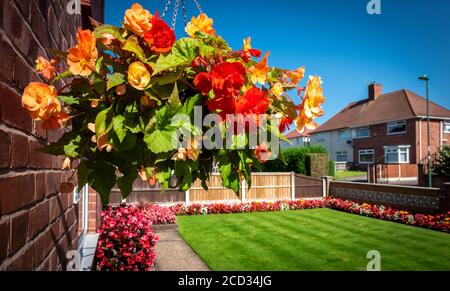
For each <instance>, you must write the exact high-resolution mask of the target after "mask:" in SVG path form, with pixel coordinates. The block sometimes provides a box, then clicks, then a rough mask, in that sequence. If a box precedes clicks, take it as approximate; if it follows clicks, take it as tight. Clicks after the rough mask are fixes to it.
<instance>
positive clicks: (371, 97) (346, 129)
mask: <svg viewBox="0 0 450 291" xmlns="http://www.w3.org/2000/svg"><path fill="white" fill-rule="evenodd" d="M368 91H369V92H368V93H369V94H368V98H367V99H365V100H361V101H357V102H354V103H351V104H349V105H348V106H347V107H345V108H344V109H343V110H342V111H340V112H339V113H337V114H336V115H335V116H333V117H332V118H331V119H330V120H328V121H327V122H325V123H324V124H323V125H322V126H320V127H319V128H318V129H317V130H315V131H314V132H313V133H312V134H311V143H312V144H317V143H322V144H324V145H325V146H326V147H327V148H328V150H329V151H330V155H331V156H332V158H333V159H334V160H335V161H336V162H341V163H348V164H351V165H353V166H356V167H358V168H367V166H369V165H376V167H377V168H376V171H377V176H378V178H379V180H386V181H390V180H405V181H406V180H413V179H415V180H417V174H418V172H417V169H418V167H417V165H418V164H420V163H426V160H427V148H428V142H427V122H426V115H427V114H426V99H425V98H423V97H421V96H419V95H417V94H415V93H413V92H411V91H409V90H399V91H395V92H392V93H387V94H383V93H382V85H381V84H371V85H369V90H368ZM430 116H431V123H430V128H431V143H430V147H431V153H432V155H435V154H436V153H437V152H438V151H439V149H440V148H441V147H442V146H443V145H445V144H450V110H448V109H446V108H444V107H442V106H439V105H437V104H435V103H433V102H430Z"/></svg>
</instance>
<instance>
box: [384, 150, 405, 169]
mask: <svg viewBox="0 0 450 291" xmlns="http://www.w3.org/2000/svg"><path fill="white" fill-rule="evenodd" d="M410 148H411V146H389V147H384V162H385V163H386V164H394V165H395V164H409V163H410V158H411V156H410ZM404 150H406V161H401V159H400V157H401V154H402V151H404ZM388 151H391V154H392V153H395V152H397V162H389V161H388V159H387V154H388Z"/></svg>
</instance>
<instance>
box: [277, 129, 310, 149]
mask: <svg viewBox="0 0 450 291" xmlns="http://www.w3.org/2000/svg"><path fill="white" fill-rule="evenodd" d="M310 135H311V130H308V129H305V131H304V132H303V133H299V132H298V131H297V130H295V129H294V130H293V131H291V132H289V133H288V134H286V136H285V137H286V139H288V140H289V141H290V142H291V143H288V142H286V141H283V142H282V143H281V148H289V147H302V146H308V145H309V144H310Z"/></svg>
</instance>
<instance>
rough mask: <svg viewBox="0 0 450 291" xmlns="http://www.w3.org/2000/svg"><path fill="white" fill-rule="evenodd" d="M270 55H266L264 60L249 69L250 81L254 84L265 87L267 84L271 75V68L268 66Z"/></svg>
mask: <svg viewBox="0 0 450 291" xmlns="http://www.w3.org/2000/svg"><path fill="white" fill-rule="evenodd" d="M269 54H270V53H266V55H265V56H264V57H263V58H262V60H261V61H260V62H259V63H258V64H256V65H255V66H252V67H250V68H249V71H250V73H251V75H250V80H251V81H252V83H253V84H256V83H260V84H261V85H264V84H265V83H266V82H267V75H268V74H269V67H268V66H267V58H268V57H269Z"/></svg>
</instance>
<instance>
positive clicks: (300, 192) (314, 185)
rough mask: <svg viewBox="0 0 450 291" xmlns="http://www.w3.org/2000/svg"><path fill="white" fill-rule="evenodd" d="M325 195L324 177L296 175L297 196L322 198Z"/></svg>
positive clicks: (300, 197) (299, 197)
mask: <svg viewBox="0 0 450 291" xmlns="http://www.w3.org/2000/svg"><path fill="white" fill-rule="evenodd" d="M320 197H323V181H322V178H315V177H308V176H303V175H298V174H296V175H295V198H296V199H302V198H320Z"/></svg>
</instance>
